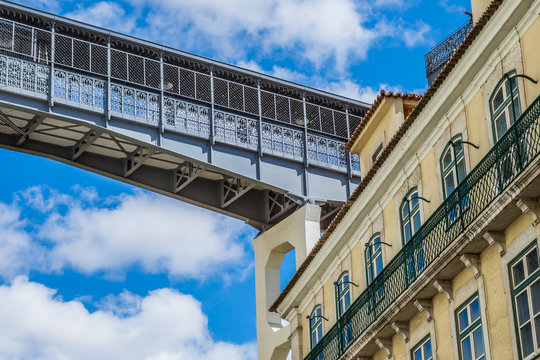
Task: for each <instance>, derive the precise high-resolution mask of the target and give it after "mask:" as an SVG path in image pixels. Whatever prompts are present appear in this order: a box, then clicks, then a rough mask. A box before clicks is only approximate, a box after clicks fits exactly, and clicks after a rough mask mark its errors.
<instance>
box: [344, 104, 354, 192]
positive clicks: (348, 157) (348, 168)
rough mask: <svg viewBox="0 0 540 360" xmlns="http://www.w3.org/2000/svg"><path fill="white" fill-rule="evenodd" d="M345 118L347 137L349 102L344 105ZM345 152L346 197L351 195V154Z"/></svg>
mask: <svg viewBox="0 0 540 360" xmlns="http://www.w3.org/2000/svg"><path fill="white" fill-rule="evenodd" d="M345 119H346V122H347V138H349V137H350V136H351V126H350V125H349V104H347V105H345ZM345 151H346V154H347V189H346V191H347V199H349V197H351V188H352V183H351V179H352V155H351V153H350V152H349V151H347V150H345Z"/></svg>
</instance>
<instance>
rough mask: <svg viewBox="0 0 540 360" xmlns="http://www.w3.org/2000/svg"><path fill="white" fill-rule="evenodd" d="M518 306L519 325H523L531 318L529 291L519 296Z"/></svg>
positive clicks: (517, 299)
mask: <svg viewBox="0 0 540 360" xmlns="http://www.w3.org/2000/svg"><path fill="white" fill-rule="evenodd" d="M516 305H517V308H518V322H519V325H523V323H524V322H526V321H527V320H529V319H530V318H531V315H530V313H529V301H528V300H527V291H524V292H522V293H521V294H519V296H518V297H517V298H516Z"/></svg>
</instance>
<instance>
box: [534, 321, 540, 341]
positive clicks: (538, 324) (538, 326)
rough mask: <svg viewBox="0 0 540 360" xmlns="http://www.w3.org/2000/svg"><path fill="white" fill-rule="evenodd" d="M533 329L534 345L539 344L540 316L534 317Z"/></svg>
mask: <svg viewBox="0 0 540 360" xmlns="http://www.w3.org/2000/svg"><path fill="white" fill-rule="evenodd" d="M534 330H535V332H536V346H538V344H540V316H537V317H536V318H535V319H534Z"/></svg>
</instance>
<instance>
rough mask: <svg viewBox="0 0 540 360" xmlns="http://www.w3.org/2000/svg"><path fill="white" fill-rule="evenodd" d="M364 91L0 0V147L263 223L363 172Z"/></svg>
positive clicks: (334, 201) (334, 193)
mask: <svg viewBox="0 0 540 360" xmlns="http://www.w3.org/2000/svg"><path fill="white" fill-rule="evenodd" d="M366 110H367V104H365V103H362V102H359V101H355V100H352V99H348V98H344V97H340V96H336V95H333V94H329V93H326V92H322V91H318V90H315V89H312V88H308V87H305V86H301V85H298V84H294V83H291V82H287V81H283V80H279V79H276V78H273V77H269V76H265V75H262V74H260V73H256V72H253V71H249V70H245V69H241V68H238V67H235V66H231V65H227V64H224V63H221V62H216V61H213V60H210V59H206V58H202V57H198V56H195V55H192V54H188V53H185V52H181V51H178V50H175V49H171V48H168V47H164V46H161V45H158V44H154V43H151V42H147V41H144V40H140V39H136V38H133V37H129V36H126V35H122V34H119V33H115V32H112V31H108V30H105V29H101V28H96V27H92V26H89V25H86V24H83V23H80V22H76V21H72V20H69V19H66V18H62V17H58V16H55V15H51V14H47V13H44V12H40V11H36V10H33V9H30V8H27V7H24V6H21V5H16V4H13V3H10V2H6V1H0V146H1V147H3V148H7V149H11V150H15V151H20V152H26V153H30V154H35V155H39V156H43V157H47V158H51V159H55V160H58V161H61V162H64V163H67V164H70V165H73V166H77V167H79V168H83V169H86V170H89V171H93V172H96V173H99V174H102V175H105V176H108V177H110V178H114V179H117V180H120V181H124V182H127V183H130V184H133V185H136V186H139V187H141V188H145V189H149V190H151V191H155V192H157V193H161V194H164V195H167V196H170V197H173V198H177V199H180V200H183V201H187V202H189V203H192V204H196V205H198V206H201V207H204V208H208V209H211V210H214V211H217V212H220V213H223V214H226V215H229V216H233V217H235V218H239V219H243V220H245V221H246V222H247V223H249V224H250V225H252V226H254V227H255V228H257V229H259V230H265V229H267V228H269V227H271V226H272V225H274V224H276V223H277V222H279V221H280V220H281V219H283V218H285V217H287V216H288V215H289V214H290V213H292V212H293V211H294V210H296V209H297V208H298V207H299V206H301V205H302V204H304V203H306V202H310V203H313V204H318V205H319V206H321V209H322V213H323V216H322V218H323V221H322V223H321V226H323V227H324V226H325V225H326V223H325V221H324V220H325V219H326V220H328V219H330V218H331V216H332V214H333V213H334V212H335V210H336V209H337V208H338V207H339V206H340V205H341V204H342V203H343V202H344V201H345V200H346V199H347V197H348V196H349V194H350V192H351V190H352V189H354V187H355V186H356V185H357V184H358V183H359V181H360V165H359V159H358V157H356V156H351V155H350V154H349V153H348V152H347V151H346V150H345V143H346V141H347V139H348V138H349V136H350V134H351V132H352V131H353V130H354V129H355V128H356V126H357V125H358V123H359V122H360V121H361V119H362V117H363V116H364V114H365V112H366Z"/></svg>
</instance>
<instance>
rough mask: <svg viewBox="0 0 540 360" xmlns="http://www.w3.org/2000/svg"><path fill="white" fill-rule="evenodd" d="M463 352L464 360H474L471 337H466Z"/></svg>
mask: <svg viewBox="0 0 540 360" xmlns="http://www.w3.org/2000/svg"><path fill="white" fill-rule="evenodd" d="M461 351H462V352H461V354H462V355H463V360H473V357H472V348H471V338H470V337H466V338H465V339H463V341H462V342H461Z"/></svg>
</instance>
